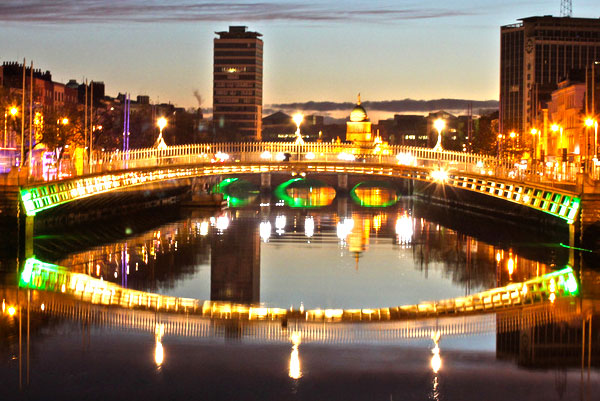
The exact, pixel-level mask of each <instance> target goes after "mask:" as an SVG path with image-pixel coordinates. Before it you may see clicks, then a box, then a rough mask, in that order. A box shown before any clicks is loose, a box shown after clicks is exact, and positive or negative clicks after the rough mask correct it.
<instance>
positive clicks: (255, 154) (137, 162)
mask: <svg viewBox="0 0 600 401" xmlns="http://www.w3.org/2000/svg"><path fill="white" fill-rule="evenodd" d="M265 161H271V162H274V161H282V162H284V161H288V162H296V163H311V162H328V163H335V162H348V161H353V162H356V163H368V164H385V165H398V164H404V165H410V166H417V167H425V168H431V169H445V170H448V171H449V172H451V171H460V172H466V173H474V174H482V175H489V176H494V177H497V178H508V179H514V180H522V181H529V182H539V183H544V184H553V183H555V182H562V183H574V182H575V180H576V174H577V172H578V171H579V167H578V166H577V165H575V164H564V165H556V164H552V165H550V166H546V165H541V164H538V165H535V166H531V165H529V166H525V165H521V164H519V163H515V162H514V161H508V160H500V159H497V158H495V157H492V156H488V155H481V154H473V153H467V152H455V151H449V150H442V151H440V150H435V149H431V148H420V147H413V146H382V145H374V146H371V147H359V146H356V145H354V144H345V143H320V142H307V143H304V144H299V145H297V144H295V143H290V142H245V143H239V142H229V143H209V144H208V143H207V144H188V145H177V146H169V147H167V148H165V149H156V148H144V149H132V150H129V151H126V152H121V151H115V152H95V153H94V154H93V155H92V157H91V159H90V163H89V164H88V163H85V164H82V163H81V162H80V163H79V164H77V163H75V161H73V160H62V161H61V163H59V165H58V166H57V167H55V168H52V169H49V168H48V167H47V166H46V167H44V166H43V165H42V163H41V162H37V161H34V163H33V166H32V169H31V172H30V174H29V181H30V182H32V183H33V182H38V181H60V180H62V179H68V178H72V177H77V176H84V175H88V174H100V173H106V172H112V171H119V170H128V169H135V168H147V167H155V166H176V165H189V164H200V163H211V162H216V163H235V162H246V163H248V162H265Z"/></svg>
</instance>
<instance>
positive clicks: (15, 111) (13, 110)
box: [10, 107, 19, 117]
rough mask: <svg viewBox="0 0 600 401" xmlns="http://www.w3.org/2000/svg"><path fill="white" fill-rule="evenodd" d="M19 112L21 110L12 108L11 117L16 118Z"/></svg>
mask: <svg viewBox="0 0 600 401" xmlns="http://www.w3.org/2000/svg"><path fill="white" fill-rule="evenodd" d="M18 112H19V109H17V108H16V107H11V108H10V115H11V116H13V117H14V116H16V115H17V113H18Z"/></svg>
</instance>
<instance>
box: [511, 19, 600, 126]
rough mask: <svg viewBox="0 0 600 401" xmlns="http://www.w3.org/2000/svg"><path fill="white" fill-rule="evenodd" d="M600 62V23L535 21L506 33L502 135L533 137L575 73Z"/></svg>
mask: <svg viewBox="0 0 600 401" xmlns="http://www.w3.org/2000/svg"><path fill="white" fill-rule="evenodd" d="M596 60H600V19H592V18H571V17H560V18H559V17H552V16H549V15H547V16H543V17H529V18H523V19H521V20H520V22H519V23H517V24H512V25H506V26H502V27H501V28H500V131H501V133H503V134H506V133H509V132H511V131H515V132H517V133H518V134H520V135H524V133H525V132H529V129H530V128H531V127H532V124H533V123H534V121H535V120H538V119H539V117H538V116H537V115H536V113H537V110H538V107H537V106H538V104H539V103H540V102H545V101H547V100H549V98H550V94H551V93H552V91H553V90H555V89H556V85H557V84H558V82H560V81H562V80H563V79H564V78H565V77H566V75H567V73H568V72H569V70H571V69H585V68H586V67H590V66H591V65H592V64H593V62H594V61H596Z"/></svg>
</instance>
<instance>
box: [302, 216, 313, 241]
mask: <svg viewBox="0 0 600 401" xmlns="http://www.w3.org/2000/svg"><path fill="white" fill-rule="evenodd" d="M304 235H305V236H306V237H308V238H311V237H312V236H313V235H315V220H314V219H313V217H312V216H306V219H305V220H304Z"/></svg>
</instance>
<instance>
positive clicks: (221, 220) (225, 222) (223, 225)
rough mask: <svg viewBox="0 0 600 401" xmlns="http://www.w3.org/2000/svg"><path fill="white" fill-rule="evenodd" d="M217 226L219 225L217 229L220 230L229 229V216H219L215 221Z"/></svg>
mask: <svg viewBox="0 0 600 401" xmlns="http://www.w3.org/2000/svg"><path fill="white" fill-rule="evenodd" d="M215 227H217V230H219V231H225V230H227V227H229V217H227V216H219V217H217V219H216V222H215Z"/></svg>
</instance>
